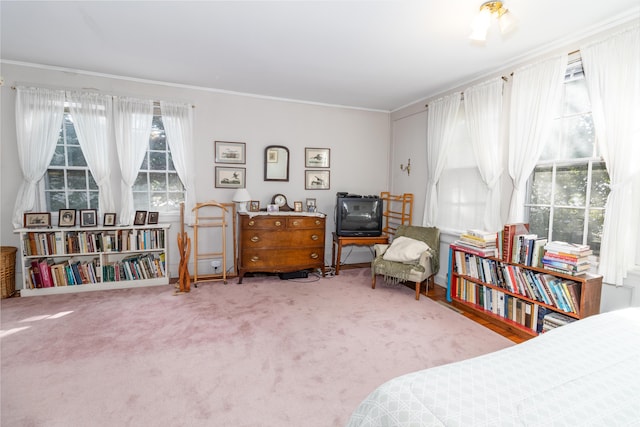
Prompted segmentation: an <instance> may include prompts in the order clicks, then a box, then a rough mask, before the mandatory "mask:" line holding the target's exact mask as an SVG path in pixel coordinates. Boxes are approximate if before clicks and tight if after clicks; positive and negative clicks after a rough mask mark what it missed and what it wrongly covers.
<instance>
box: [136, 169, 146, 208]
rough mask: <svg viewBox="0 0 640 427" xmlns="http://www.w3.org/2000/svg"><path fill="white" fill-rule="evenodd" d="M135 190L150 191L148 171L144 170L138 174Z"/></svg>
mask: <svg viewBox="0 0 640 427" xmlns="http://www.w3.org/2000/svg"><path fill="white" fill-rule="evenodd" d="M133 191H149V187H148V185H147V173H146V172H142V173H139V174H138V177H137V178H136V182H134V183H133ZM140 209H142V208H140Z"/></svg>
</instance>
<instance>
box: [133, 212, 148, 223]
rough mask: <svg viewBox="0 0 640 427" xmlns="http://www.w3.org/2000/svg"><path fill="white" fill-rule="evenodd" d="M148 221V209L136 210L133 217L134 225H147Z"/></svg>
mask: <svg viewBox="0 0 640 427" xmlns="http://www.w3.org/2000/svg"><path fill="white" fill-rule="evenodd" d="M146 223H147V211H136V215H135V216H134V217H133V225H145V224H146Z"/></svg>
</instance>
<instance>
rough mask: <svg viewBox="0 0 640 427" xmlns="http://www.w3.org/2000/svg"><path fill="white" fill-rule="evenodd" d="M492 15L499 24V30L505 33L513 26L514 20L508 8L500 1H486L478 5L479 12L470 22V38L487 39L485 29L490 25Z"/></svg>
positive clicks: (481, 40) (487, 29)
mask: <svg viewBox="0 0 640 427" xmlns="http://www.w3.org/2000/svg"><path fill="white" fill-rule="evenodd" d="M492 15H493V16H494V17H495V18H496V19H497V20H498V24H500V32H501V33H502V34H507V33H509V32H510V31H511V30H513V29H514V28H515V25H516V20H515V18H514V17H513V14H511V13H510V12H509V9H507V8H505V7H503V6H502V2H501V1H488V2H485V3H482V6H480V13H478V16H476V17H475V19H474V20H473V23H472V24H471V34H470V35H469V38H470V39H471V40H475V41H480V42H483V41H485V40H486V39H487V31H489V26H490V25H491V16H492Z"/></svg>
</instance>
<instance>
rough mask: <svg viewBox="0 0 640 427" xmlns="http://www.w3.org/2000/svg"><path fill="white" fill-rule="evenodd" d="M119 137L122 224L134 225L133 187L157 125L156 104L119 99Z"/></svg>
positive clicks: (116, 99)
mask: <svg viewBox="0 0 640 427" xmlns="http://www.w3.org/2000/svg"><path fill="white" fill-rule="evenodd" d="M114 118H115V123H116V127H115V136H116V147H117V148H118V161H119V162H120V172H121V173H122V182H121V190H122V191H121V194H122V203H121V205H120V220H119V222H120V224H122V225H128V224H130V223H131V220H132V219H133V216H134V214H135V208H134V206H133V184H134V183H135V181H136V178H137V176H138V172H139V171H140V166H142V161H143V160H144V156H145V153H146V151H147V148H148V147H149V137H150V135H151V127H152V122H153V101H151V100H143V99H135V98H115V100H114Z"/></svg>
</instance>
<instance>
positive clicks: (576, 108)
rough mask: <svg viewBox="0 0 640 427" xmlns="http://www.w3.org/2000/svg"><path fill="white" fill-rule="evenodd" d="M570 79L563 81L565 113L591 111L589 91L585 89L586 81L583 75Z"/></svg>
mask: <svg viewBox="0 0 640 427" xmlns="http://www.w3.org/2000/svg"><path fill="white" fill-rule="evenodd" d="M580 77H582V78H578V79H575V80H572V81H568V82H566V83H565V85H564V88H565V104H564V113H565V115H570V114H576V113H584V112H587V111H591V102H590V101H589V92H588V91H587V82H586V81H585V79H584V75H583V74H581V75H580Z"/></svg>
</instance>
